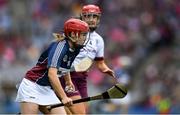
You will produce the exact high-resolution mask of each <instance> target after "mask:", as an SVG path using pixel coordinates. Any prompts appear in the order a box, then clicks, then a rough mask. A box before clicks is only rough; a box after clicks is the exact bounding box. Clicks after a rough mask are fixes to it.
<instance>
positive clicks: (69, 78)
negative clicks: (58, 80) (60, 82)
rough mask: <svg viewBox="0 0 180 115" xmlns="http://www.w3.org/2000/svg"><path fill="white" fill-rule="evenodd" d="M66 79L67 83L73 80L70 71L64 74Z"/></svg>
mask: <svg viewBox="0 0 180 115" xmlns="http://www.w3.org/2000/svg"><path fill="white" fill-rule="evenodd" d="M64 80H65V82H66V83H69V82H72V80H71V76H70V73H67V74H66V75H65V76H64Z"/></svg>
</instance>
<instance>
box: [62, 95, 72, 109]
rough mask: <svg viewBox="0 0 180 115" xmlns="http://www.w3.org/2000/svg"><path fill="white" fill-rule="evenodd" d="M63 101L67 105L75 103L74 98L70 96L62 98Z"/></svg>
mask: <svg viewBox="0 0 180 115" xmlns="http://www.w3.org/2000/svg"><path fill="white" fill-rule="evenodd" d="M62 103H63V104H64V105H65V106H67V107H69V106H72V104H73V102H72V99H71V98H69V97H64V98H62Z"/></svg>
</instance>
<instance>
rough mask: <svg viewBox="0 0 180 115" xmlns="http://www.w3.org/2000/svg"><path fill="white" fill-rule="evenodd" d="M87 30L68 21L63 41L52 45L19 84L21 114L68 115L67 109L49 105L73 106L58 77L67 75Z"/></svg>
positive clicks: (83, 23) (77, 22) (74, 22)
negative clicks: (49, 109)
mask: <svg viewBox="0 0 180 115" xmlns="http://www.w3.org/2000/svg"><path fill="white" fill-rule="evenodd" d="M88 31H89V27H88V24H87V23H86V22H84V21H81V20H79V19H73V18H71V19H69V20H67V21H66V22H65V24H64V34H65V37H64V39H62V38H61V40H56V41H54V42H52V43H51V44H50V46H49V47H48V48H47V49H46V50H45V51H44V52H43V53H42V54H41V56H40V58H39V60H38V62H37V64H36V65H35V67H33V68H32V69H30V70H29V71H27V73H26V75H25V78H23V80H22V82H21V84H20V87H19V89H18V93H17V97H16V101H17V102H20V108H21V114H38V112H39V110H40V111H41V112H42V113H44V114H66V112H65V110H64V107H57V108H54V109H52V110H51V111H48V110H47V109H46V106H47V105H50V104H57V103H60V102H62V103H63V104H65V105H66V106H71V105H72V99H71V98H68V97H67V96H66V94H65V92H64V90H63V88H62V86H61V83H60V80H59V78H58V77H60V76H62V75H64V74H67V73H68V72H67V71H69V69H70V67H71V64H72V62H73V61H74V59H75V57H76V56H77V55H78V53H79V51H80V49H81V48H82V47H84V45H85V41H86V38H87V33H88ZM64 77H66V81H65V82H66V83H68V84H71V85H73V84H72V81H71V78H70V77H69V76H68V75H66V76H64ZM68 77H69V78H68Z"/></svg>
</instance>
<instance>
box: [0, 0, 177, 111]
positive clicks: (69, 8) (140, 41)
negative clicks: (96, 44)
mask: <svg viewBox="0 0 180 115" xmlns="http://www.w3.org/2000/svg"><path fill="white" fill-rule="evenodd" d="M85 4H96V5H99V6H100V8H101V9H102V17H101V22H100V26H99V28H98V29H97V32H98V33H99V34H100V35H101V36H102V37H103V38H104V41H105V60H106V62H107V63H108V65H110V67H111V68H113V69H114V71H115V73H116V76H117V77H118V80H119V82H120V83H122V84H124V85H126V86H127V88H128V90H129V92H128V95H127V96H126V97H125V98H123V99H115V100H99V101H93V102H90V103H89V110H88V111H89V112H88V113H93V114H99V113H101V114H105V113H106V114H107V113H109V114H119V113H134V114H138V113H141V114H143V113H151V114H152V113H153V114H161V113H166V114H173V113H179V114H180V71H179V64H180V61H179V59H180V54H179V53H178V52H179V50H180V2H179V0H65V1H64V0H0V113H18V111H19V104H18V103H15V102H14V99H15V97H16V91H17V87H18V85H17V84H18V83H19V82H20V81H21V79H22V78H23V77H24V73H25V72H26V71H27V70H28V69H29V68H31V67H32V66H33V65H34V64H35V63H36V61H37V58H38V57H39V55H40V53H41V51H42V50H44V48H46V46H47V45H48V44H49V43H50V42H51V41H52V40H53V36H52V33H54V32H62V29H63V23H64V21H65V20H66V19H68V18H70V17H76V16H78V15H79V13H80V11H81V7H82V6H83V5H85ZM88 79H89V80H88V81H89V83H88V84H89V87H88V91H89V95H90V96H92V95H96V94H97V93H102V92H104V91H105V90H107V89H108V88H110V87H112V86H113V81H112V80H111V79H109V78H108V77H106V75H104V74H102V73H100V72H99V71H98V70H97V69H96V67H94V66H93V67H92V68H91V70H90V73H89V78H88Z"/></svg>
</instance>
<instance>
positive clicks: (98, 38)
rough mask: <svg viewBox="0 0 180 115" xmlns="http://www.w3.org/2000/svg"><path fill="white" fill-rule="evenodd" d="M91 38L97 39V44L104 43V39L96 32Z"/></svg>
mask: <svg viewBox="0 0 180 115" xmlns="http://www.w3.org/2000/svg"><path fill="white" fill-rule="evenodd" d="M90 37H93V39H95V40H96V41H97V42H103V43H104V39H103V38H102V36H101V35H99V34H98V33H97V32H96V31H94V32H92V33H91V35H90Z"/></svg>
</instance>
